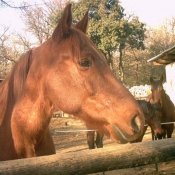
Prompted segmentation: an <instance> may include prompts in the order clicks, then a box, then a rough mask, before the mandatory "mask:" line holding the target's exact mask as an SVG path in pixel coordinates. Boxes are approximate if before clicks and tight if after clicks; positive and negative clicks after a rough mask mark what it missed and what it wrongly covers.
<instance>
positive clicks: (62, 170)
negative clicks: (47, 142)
mask: <svg viewBox="0 0 175 175" xmlns="http://www.w3.org/2000/svg"><path fill="white" fill-rule="evenodd" d="M174 148H175V139H174V138H171V139H163V140H156V141H150V142H141V143H133V144H125V145H123V144H122V145H121V144H116V146H115V147H114V146H105V148H102V149H94V150H83V151H76V152H69V153H60V154H56V155H50V156H42V157H35V158H28V159H18V160H12V161H2V162H0V174H1V175H8V174H13V175H20V174H22V175H31V174H35V175H37V174H42V175H45V174H48V175H50V174H52V175H54V174H56V175H61V174H69V175H75V174H76V175H84V174H90V173H97V172H103V171H110V170H115V169H123V168H132V167H138V166H143V165H147V164H155V163H160V162H166V161H171V160H175V149H174Z"/></svg>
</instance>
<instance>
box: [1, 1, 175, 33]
mask: <svg viewBox="0 0 175 175" xmlns="http://www.w3.org/2000/svg"><path fill="white" fill-rule="evenodd" d="M22 1H26V0H6V2H11V4H12V5H15V6H18V5H19V4H20V2H22ZM29 2H30V4H35V3H37V4H42V0H30V1H29ZM120 2H121V5H122V6H123V8H124V9H125V13H129V14H135V15H136V16H138V17H139V20H140V22H144V23H146V24H147V25H149V26H152V27H157V26H159V25H161V24H162V23H163V22H164V21H165V20H166V19H171V17H172V16H175V0H120ZM2 25H5V26H10V30H15V31H18V32H19V31H22V29H23V28H24V24H23V22H22V20H21V19H20V10H16V9H12V8H9V7H4V8H0V27H1V26H2Z"/></svg>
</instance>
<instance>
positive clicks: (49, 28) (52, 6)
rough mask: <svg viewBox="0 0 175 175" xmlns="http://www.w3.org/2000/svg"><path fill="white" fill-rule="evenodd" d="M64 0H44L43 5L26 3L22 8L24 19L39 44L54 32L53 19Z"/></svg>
mask: <svg viewBox="0 0 175 175" xmlns="http://www.w3.org/2000/svg"><path fill="white" fill-rule="evenodd" d="M62 2H63V1H56V0H54V1H50V2H45V1H43V5H42V6H37V5H36V6H29V4H27V3H25V4H24V5H23V6H25V8H23V9H22V19H23V21H24V22H25V24H26V26H27V30H28V31H29V32H30V33H31V34H32V35H33V36H35V37H36V38H37V40H38V44H42V43H43V42H44V41H46V40H47V39H48V38H49V37H50V36H51V34H52V32H53V29H54V27H55V26H54V23H53V20H54V18H55V15H56V14H57V13H56V12H57V10H58V9H59V8H61V7H62Z"/></svg>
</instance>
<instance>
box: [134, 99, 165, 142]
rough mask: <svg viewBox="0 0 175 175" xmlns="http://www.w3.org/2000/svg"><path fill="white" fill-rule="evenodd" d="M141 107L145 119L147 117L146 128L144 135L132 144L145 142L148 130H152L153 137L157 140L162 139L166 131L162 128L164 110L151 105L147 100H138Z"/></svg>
mask: <svg viewBox="0 0 175 175" xmlns="http://www.w3.org/2000/svg"><path fill="white" fill-rule="evenodd" d="M137 102H138V103H139V105H140V106H141V108H142V110H143V113H144V117H145V126H144V130H143V133H142V135H141V136H140V137H139V138H138V139H136V140H134V141H131V143H135V142H141V141H142V140H143V136H144V135H145V132H146V130H147V128H148V126H149V127H150V128H151V131H152V137H154V138H155V139H156V140H157V139H162V138H163V137H164V135H165V133H164V130H163V129H162V127H161V122H162V110H161V107H160V106H159V105H157V104H151V103H150V102H147V101H145V100H137Z"/></svg>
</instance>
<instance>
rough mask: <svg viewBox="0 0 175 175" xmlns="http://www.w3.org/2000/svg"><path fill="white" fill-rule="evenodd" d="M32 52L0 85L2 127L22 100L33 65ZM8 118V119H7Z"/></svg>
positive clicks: (0, 122) (0, 121) (0, 118)
mask: <svg viewBox="0 0 175 175" xmlns="http://www.w3.org/2000/svg"><path fill="white" fill-rule="evenodd" d="M31 52H32V51H29V52H27V53H26V54H24V55H23V56H22V57H21V58H20V60H19V62H17V63H16V64H15V66H14V67H13V68H12V70H11V72H10V73H9V74H8V76H7V77H6V78H5V80H4V81H3V82H2V83H1V84H0V94H1V95H0V104H1V108H0V114H1V116H0V125H1V124H2V122H3V121H4V118H6V120H9V119H10V118H11V114H12V111H13V108H14V105H15V104H16V102H17V101H18V99H19V98H20V96H21V94H22V91H23V87H24V84H25V81H26V77H27V74H28V71H29V68H30V64H31ZM6 116H7V117H6Z"/></svg>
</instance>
